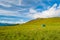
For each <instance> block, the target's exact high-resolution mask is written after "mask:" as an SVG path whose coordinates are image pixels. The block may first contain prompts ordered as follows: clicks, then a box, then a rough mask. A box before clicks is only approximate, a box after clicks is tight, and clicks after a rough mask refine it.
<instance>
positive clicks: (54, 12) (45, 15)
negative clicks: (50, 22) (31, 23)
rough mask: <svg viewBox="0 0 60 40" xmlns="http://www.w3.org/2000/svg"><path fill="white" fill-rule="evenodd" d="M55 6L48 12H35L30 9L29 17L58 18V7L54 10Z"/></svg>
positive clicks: (59, 13) (59, 14) (59, 10)
mask: <svg viewBox="0 0 60 40" xmlns="http://www.w3.org/2000/svg"><path fill="white" fill-rule="evenodd" d="M56 6H57V4H54V5H53V6H52V7H51V8H49V9H48V10H45V11H42V12H37V11H36V10H34V9H32V8H30V12H29V14H28V15H29V17H31V18H50V17H60V9H59V8H60V5H59V6H58V9H56Z"/></svg>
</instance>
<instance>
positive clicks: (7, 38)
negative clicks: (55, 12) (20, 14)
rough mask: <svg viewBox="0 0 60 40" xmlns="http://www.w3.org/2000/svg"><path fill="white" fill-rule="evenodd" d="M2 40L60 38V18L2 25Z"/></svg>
mask: <svg viewBox="0 0 60 40" xmlns="http://www.w3.org/2000/svg"><path fill="white" fill-rule="evenodd" d="M43 24H44V25H45V27H42V25H43ZM0 40H60V18H44V19H43V18H41V19H39V18H38V19H35V20H31V21H29V22H27V23H25V24H21V25H20V24H19V25H15V26H3V27H0Z"/></svg>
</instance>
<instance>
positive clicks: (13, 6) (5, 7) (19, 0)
mask: <svg viewBox="0 0 60 40" xmlns="http://www.w3.org/2000/svg"><path fill="white" fill-rule="evenodd" d="M50 17H60V0H0V23H25V22H27V21H30V20H32V19H36V18H50Z"/></svg>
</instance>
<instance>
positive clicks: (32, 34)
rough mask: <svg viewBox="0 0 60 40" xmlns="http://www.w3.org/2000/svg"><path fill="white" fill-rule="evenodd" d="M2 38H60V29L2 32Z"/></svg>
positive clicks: (0, 33) (0, 39) (15, 39)
mask: <svg viewBox="0 0 60 40" xmlns="http://www.w3.org/2000/svg"><path fill="white" fill-rule="evenodd" d="M0 40H60V31H56V30H54V31H51V30H50V31H47V30H46V31H39V30H37V31H29V32H19V31H15V32H12V33H9V32H7V33H6V32H0Z"/></svg>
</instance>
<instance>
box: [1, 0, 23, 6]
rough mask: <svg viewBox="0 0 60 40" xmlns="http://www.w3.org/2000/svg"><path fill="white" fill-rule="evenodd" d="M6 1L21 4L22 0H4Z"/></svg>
mask: <svg viewBox="0 0 60 40" xmlns="http://www.w3.org/2000/svg"><path fill="white" fill-rule="evenodd" d="M2 1H4V2H8V3H11V4H14V5H21V2H22V0H2Z"/></svg>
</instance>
